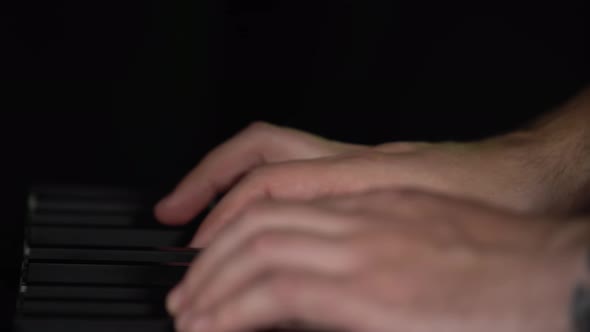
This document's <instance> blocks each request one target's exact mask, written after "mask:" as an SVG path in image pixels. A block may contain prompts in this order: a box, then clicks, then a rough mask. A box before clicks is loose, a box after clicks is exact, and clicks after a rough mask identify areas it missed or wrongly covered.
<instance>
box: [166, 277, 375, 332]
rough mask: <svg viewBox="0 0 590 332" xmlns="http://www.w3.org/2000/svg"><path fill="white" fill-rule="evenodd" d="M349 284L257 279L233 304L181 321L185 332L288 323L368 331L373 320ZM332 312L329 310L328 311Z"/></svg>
mask: <svg viewBox="0 0 590 332" xmlns="http://www.w3.org/2000/svg"><path fill="white" fill-rule="evenodd" d="M361 303H362V299H359V297H358V296H354V295H353V294H352V292H350V290H349V287H347V285H346V282H344V281H343V280H341V279H338V278H334V277H326V276H322V275H317V274H311V273H288V272H283V273H277V274H274V275H272V276H270V277H267V278H263V279H260V280H257V281H256V282H255V283H254V284H252V285H250V286H249V287H245V288H244V289H242V290H241V291H240V292H239V293H237V294H235V296H234V297H233V298H232V299H231V300H228V301H225V302H223V303H221V304H219V305H218V306H216V307H214V308H209V309H208V310H205V311H187V312H184V313H183V314H182V315H181V316H180V317H179V318H178V319H177V320H176V325H177V328H178V329H179V331H182V332H200V331H224V332H233V331H253V330H256V329H260V328H266V327H271V326H273V325H278V324H281V323H285V322H289V321H297V322H302V323H304V325H306V326H315V327H321V328H326V329H336V330H351V331H363V330H367V329H366V327H367V326H366V325H367V324H366V323H365V321H366V320H367V319H370V318H371V317H370V316H369V315H366V316H365V315H364V314H365V313H368V310H367V309H370V306H368V305H363V304H364V303H363V304H361ZM327 308H329V310H326V309H327Z"/></svg>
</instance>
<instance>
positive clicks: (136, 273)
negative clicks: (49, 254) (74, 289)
mask: <svg viewBox="0 0 590 332" xmlns="http://www.w3.org/2000/svg"><path fill="white" fill-rule="evenodd" d="M185 270H186V267H185V266H176V265H174V266H168V265H111V264H54V263H35V262H32V263H30V264H29V266H28V271H27V274H26V276H25V280H24V282H25V283H26V284H34V283H60V284H72V285H76V284H99V285H133V286H147V285H150V286H154V285H155V286H170V287H171V286H173V285H175V284H176V283H177V282H178V281H180V279H181V278H182V276H183V275H184V272H185Z"/></svg>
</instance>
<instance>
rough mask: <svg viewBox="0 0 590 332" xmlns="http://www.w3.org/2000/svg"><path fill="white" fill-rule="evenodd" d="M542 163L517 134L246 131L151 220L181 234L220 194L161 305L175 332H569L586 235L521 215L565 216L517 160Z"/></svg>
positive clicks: (544, 184)
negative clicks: (368, 135) (453, 137)
mask: <svg viewBox="0 0 590 332" xmlns="http://www.w3.org/2000/svg"><path fill="white" fill-rule="evenodd" d="M544 149H545V146H544V145H543V144H541V143H540V142H536V141H535V140H534V139H532V138H530V137H528V136H526V135H519V134H516V135H511V136H507V137H502V138H498V139H492V140H489V141H484V142H480V143H477V144H455V143H441V144H426V143H391V144H384V145H380V146H377V147H367V146H359V145H351V144H344V143H339V142H334V141H329V140H325V139H322V138H320V137H316V136H313V135H310V134H307V133H303V132H300V131H296V130H292V129H286V128H279V127H276V126H272V125H269V124H264V123H257V124H255V125H252V126H251V127H249V128H248V129H246V130H244V131H243V132H242V133H240V134H238V135H237V136H236V137H234V138H232V139H231V140H229V141H228V142H226V143H225V144H223V145H221V146H220V147H218V148H217V149H215V150H214V151H212V152H211V153H210V154H209V155H208V156H207V157H206V158H205V159H204V160H203V161H202V162H201V163H200V164H199V165H198V166H197V167H196V168H195V169H194V170H193V171H192V172H191V173H190V174H189V175H188V176H187V177H186V178H185V179H184V180H183V181H182V182H181V183H180V185H179V186H178V187H177V188H176V189H175V191H174V192H173V193H172V194H171V195H170V196H168V197H167V198H165V199H164V200H163V201H162V202H160V204H158V206H157V207H156V215H157V217H158V218H159V219H160V220H162V221H163V222H165V223H168V224H181V223H185V222H187V221H188V220H189V219H191V218H192V217H194V216H195V215H196V214H197V213H199V212H200V211H201V210H203V208H204V207H205V206H207V205H208V204H209V203H210V201H211V200H212V199H213V198H214V197H215V196H216V195H217V194H219V193H221V192H224V191H226V190H228V189H230V188H231V190H229V192H228V193H227V194H226V195H225V197H224V198H223V199H222V200H221V201H220V202H219V204H218V205H217V206H216V207H215V209H214V210H213V211H212V212H211V213H210V214H209V216H208V217H207V218H206V220H205V221H204V223H203V224H202V226H201V229H200V230H199V233H198V234H197V236H196V237H195V239H194V240H193V242H192V243H191V245H192V246H194V247H206V248H207V249H206V250H204V252H203V253H202V254H201V255H200V257H199V259H198V260H196V261H195V262H194V263H193V264H192V265H191V268H190V269H189V271H188V273H187V274H186V276H185V278H184V280H183V281H182V282H181V283H180V284H179V285H178V286H177V287H176V288H175V290H174V291H173V292H172V293H171V294H170V296H169V298H168V308H169V311H170V312H171V313H172V314H173V315H174V317H175V321H176V326H177V329H178V330H179V331H186V332H189V331H190V332H195V331H209V332H211V331H244V330H254V329H258V328H263V327H268V326H276V325H277V324H281V323H285V322H295V324H302V325H303V326H312V327H314V328H316V327H319V328H326V329H329V330H332V329H336V330H346V331H404V332H411V331H416V332H418V331H431V330H433V329H436V330H439V331H447V330H448V331H474V330H477V331H492V330H494V331H496V330H498V329H500V330H504V331H533V330H534V331H562V330H563V331H565V329H566V327H567V323H568V321H567V317H568V315H567V312H566V309H567V303H568V301H569V300H570V290H571V285H573V284H574V283H575V279H576V278H577V276H578V275H580V273H581V272H580V270H582V269H583V267H581V266H579V265H580V264H578V263H577V262H578V261H579V256H580V255H582V250H581V248H580V246H578V245H575V244H577V241H572V240H571V239H572V238H573V239H575V238H576V235H575V234H578V230H579V228H580V227H584V226H580V225H578V224H577V223H567V225H565V226H564V224H563V223H560V222H556V220H550V219H545V218H541V217H532V216H531V215H530V214H527V215H526V216H525V215H524V214H521V212H541V211H546V210H549V211H550V212H561V211H563V210H565V209H566V208H567V205H566V204H564V203H563V202H564V201H565V200H564V201H562V200H557V199H554V197H553V193H552V192H551V191H550V190H548V187H549V186H550V185H552V184H553V183H551V182H550V181H549V180H547V179H548V178H549V177H547V176H546V174H545V173H544V172H546V167H540V166H539V163H538V160H539V159H538V158H535V159H533V160H532V159H531V158H528V157H529V156H531V155H535V156H542V155H543V153H544V151H545V150H544ZM533 152H534V153H533ZM408 188H411V189H408ZM459 197H469V199H468V200H467V199H464V198H459ZM481 202H486V204H485V205H484V204H483V203H481ZM507 211H509V212H507ZM574 243H575V244H574ZM548 284H552V285H555V287H550V286H548ZM539 303H546V305H539ZM555 308H560V309H559V310H556V309H555ZM560 310H561V311H560ZM539 315H541V316H540V317H545V318H546V319H544V320H538V319H537V320H534V319H533V318H534V317H539Z"/></svg>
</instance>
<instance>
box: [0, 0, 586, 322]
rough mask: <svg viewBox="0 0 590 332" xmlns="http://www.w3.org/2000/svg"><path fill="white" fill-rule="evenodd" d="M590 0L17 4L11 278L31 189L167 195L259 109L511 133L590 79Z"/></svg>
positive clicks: (418, 130)
mask: <svg viewBox="0 0 590 332" xmlns="http://www.w3.org/2000/svg"><path fill="white" fill-rule="evenodd" d="M585 6H586V5H585V3H584V1H583V0H566V1H552V2H549V3H546V4H545V3H538V2H530V3H529V2H527V3H525V2H519V1H511V2H502V1H495V2H489V3H488V2H481V1H471V2H458V1H454V0H451V1H434V0H423V1H422V0H401V1H400V0H319V1H318V0H299V1H287V0H201V1H165V0H151V1H145V0H142V1H139V0H130V1H109V0H106V1H74V0H62V1H39V0H27V1H3V2H2V3H1V4H0V18H1V22H0V24H1V25H2V32H1V34H2V35H1V37H2V40H1V44H0V53H1V54H0V60H1V63H2V64H1V65H0V70H1V72H0V79H1V81H2V83H3V88H2V90H1V91H2V92H1V93H0V95H1V97H2V99H1V100H0V105H1V106H0V109H2V113H1V114H2V115H1V118H0V119H1V120H0V123H1V129H2V145H1V146H2V173H0V176H2V184H3V187H2V191H3V197H4V204H3V205H4V206H3V207H2V211H3V217H2V223H3V224H2V228H1V229H0V231H1V233H0V236H1V243H2V248H3V253H4V254H5V256H6V258H5V261H6V262H7V263H6V264H4V265H3V267H2V268H3V269H5V270H6V272H5V273H3V277H2V278H0V280H2V287H4V289H7V288H9V286H7V285H8V284H9V281H10V280H8V279H10V277H9V276H11V274H10V273H11V272H10V271H12V266H14V264H13V263H12V260H14V259H13V258H12V257H14V250H15V248H16V246H17V245H16V243H18V236H17V235H18V234H20V233H19V232H20V228H21V227H22V225H21V224H20V223H21V222H22V217H21V216H20V215H19V214H18V213H19V211H21V210H22V209H20V208H21V207H22V206H23V197H24V192H25V190H26V187H27V186H28V185H29V184H30V183H34V182H40V181H41V182H74V183H100V184H117V185H131V186H138V187H141V188H145V190H147V191H149V192H150V193H151V194H152V195H154V196H157V195H160V194H163V193H164V192H166V191H167V190H169V189H170V188H171V187H172V186H173V185H174V183H175V182H176V181H177V180H178V179H179V178H180V177H181V176H182V175H183V174H184V173H185V172H186V171H188V170H189V169H190V168H191V167H192V166H194V165H195V164H196V163H197V162H198V160H199V159H200V158H201V157H202V156H203V154H204V153H205V152H206V151H208V150H209V149H211V148H212V147H214V146H215V145H217V144H219V143H220V142H222V141H223V140H225V139H226V138H228V137H229V136H230V135H232V134H233V133H235V132H236V131H237V130H239V129H241V128H243V127H244V126H246V125H247V124H248V123H250V122H252V121H254V120H265V121H270V122H274V123H277V124H281V125H287V126H292V127H297V128H300V129H304V130H308V131H312V132H314V133H318V134H321V135H325V136H328V137H331V138H334V139H340V140H345V141H352V142H357V143H367V144H375V143H380V142H385V141H391V140H414V139H419V140H449V139H452V140H469V139H476V138H479V137H484V136H487V135H491V134H495V133H500V132H503V131H507V130H510V129H511V128H514V127H517V126H519V125H521V124H523V123H525V122H527V121H530V119H532V118H533V117H535V116H537V115H538V114H540V113H542V112H544V111H546V110H548V109H551V108H552V107H555V105H558V104H559V103H561V102H563V101H564V100H566V99H567V98H569V97H571V95H572V94H573V93H575V92H576V90H578V89H579V88H580V87H581V86H582V85H583V84H584V83H585V82H586V81H585V80H586V76H585V75H586V74H587V63H586V59H587V58H588V53H587V52H586V45H587V38H588V35H587V28H586V21H587V20H586V13H587V11H586V8H585ZM15 234H16V235H15ZM11 259H12V260H11ZM5 313H6V312H5Z"/></svg>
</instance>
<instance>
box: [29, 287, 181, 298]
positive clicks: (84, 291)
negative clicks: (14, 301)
mask: <svg viewBox="0 0 590 332" xmlns="http://www.w3.org/2000/svg"><path fill="white" fill-rule="evenodd" d="M169 289H170V288H169V287H164V288H162V287H153V288H147V287H143V288H139V287H112V286H110V287H109V286H107V287H96V286H67V285H50V286H47V285H28V286H26V287H25V288H24V292H23V296H24V299H25V302H26V301H28V300H30V299H62V300H75V299H78V300H121V301H148V300H163V299H164V298H165V297H166V294H167V293H168V291H169Z"/></svg>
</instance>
